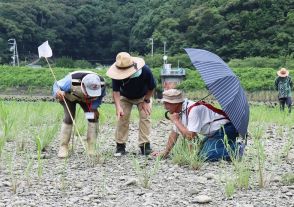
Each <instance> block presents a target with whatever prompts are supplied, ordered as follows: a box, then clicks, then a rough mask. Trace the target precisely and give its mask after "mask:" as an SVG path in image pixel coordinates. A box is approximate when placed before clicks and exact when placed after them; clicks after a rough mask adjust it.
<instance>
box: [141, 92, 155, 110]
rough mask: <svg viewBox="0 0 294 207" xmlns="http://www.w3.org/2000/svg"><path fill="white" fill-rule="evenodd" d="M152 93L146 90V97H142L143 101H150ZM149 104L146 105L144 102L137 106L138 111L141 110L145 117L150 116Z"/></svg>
mask: <svg viewBox="0 0 294 207" xmlns="http://www.w3.org/2000/svg"><path fill="white" fill-rule="evenodd" d="M153 92H154V89H153V90H148V91H147V93H146V95H145V96H144V100H150V98H151V97H152V95H153ZM151 104H152V103H151V102H150V103H146V102H145V101H143V103H140V104H139V108H140V110H143V111H144V112H145V113H146V114H147V115H150V114H151Z"/></svg>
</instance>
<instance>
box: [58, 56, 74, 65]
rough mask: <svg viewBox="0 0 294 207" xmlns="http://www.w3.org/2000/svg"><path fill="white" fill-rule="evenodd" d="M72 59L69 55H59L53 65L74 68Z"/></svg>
mask: <svg viewBox="0 0 294 207" xmlns="http://www.w3.org/2000/svg"><path fill="white" fill-rule="evenodd" d="M74 64H75V63H74V60H73V59H72V58H70V57H61V58H57V59H56V60H55V66H56V67H59V68H74Z"/></svg>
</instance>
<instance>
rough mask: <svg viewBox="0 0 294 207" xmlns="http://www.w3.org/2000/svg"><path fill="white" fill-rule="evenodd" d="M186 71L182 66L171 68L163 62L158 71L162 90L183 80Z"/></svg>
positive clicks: (172, 86)
mask: <svg viewBox="0 0 294 207" xmlns="http://www.w3.org/2000/svg"><path fill="white" fill-rule="evenodd" d="M185 76H186V71H185V69H184V68H180V67H177V68H172V67H171V64H164V65H163V68H162V69H161V71H160V77H161V82H162V88H163V90H167V89H171V88H175V87H176V86H177V85H178V84H179V83H180V82H182V81H183V80H184V78H185Z"/></svg>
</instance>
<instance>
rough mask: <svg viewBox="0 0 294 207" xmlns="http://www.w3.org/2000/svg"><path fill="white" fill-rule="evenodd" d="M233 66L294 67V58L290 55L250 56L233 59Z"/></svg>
mask: <svg viewBox="0 0 294 207" xmlns="http://www.w3.org/2000/svg"><path fill="white" fill-rule="evenodd" d="M229 66H230V67H232V68H248V67H251V68H276V69H278V68H280V67H286V68H289V69H291V68H294V60H293V58H291V57H290V56H289V57H279V58H269V57H248V58H244V59H232V60H230V62H229Z"/></svg>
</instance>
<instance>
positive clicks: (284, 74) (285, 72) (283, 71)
mask: <svg viewBox="0 0 294 207" xmlns="http://www.w3.org/2000/svg"><path fill="white" fill-rule="evenodd" d="M277 74H278V76H280V77H287V76H288V75H289V71H288V70H287V69H286V68H281V69H280V70H278V71H277Z"/></svg>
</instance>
